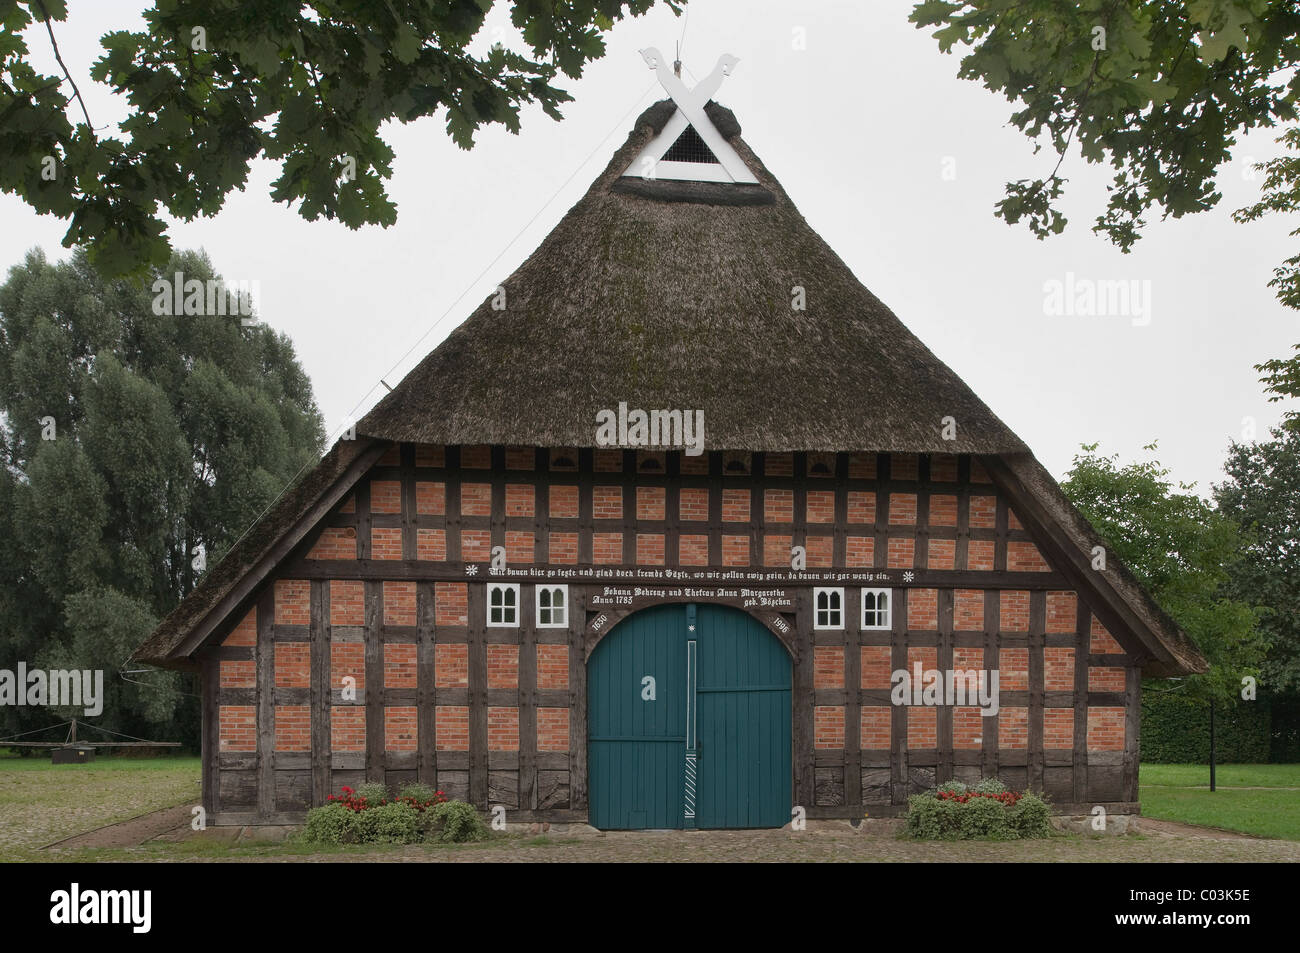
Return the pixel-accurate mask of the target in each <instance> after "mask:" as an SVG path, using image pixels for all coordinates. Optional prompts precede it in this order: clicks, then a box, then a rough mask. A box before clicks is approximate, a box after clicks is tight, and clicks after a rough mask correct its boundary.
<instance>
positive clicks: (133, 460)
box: [0, 251, 324, 741]
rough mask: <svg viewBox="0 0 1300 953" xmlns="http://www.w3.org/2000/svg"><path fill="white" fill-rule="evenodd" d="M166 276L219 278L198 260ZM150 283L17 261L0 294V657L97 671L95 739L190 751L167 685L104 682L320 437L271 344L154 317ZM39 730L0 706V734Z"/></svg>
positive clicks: (81, 260)
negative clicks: (156, 741)
mask: <svg viewBox="0 0 1300 953" xmlns="http://www.w3.org/2000/svg"><path fill="white" fill-rule="evenodd" d="M177 271H180V272H183V273H184V275H185V277H186V278H187V279H189V278H193V279H199V280H201V281H206V280H208V279H216V278H217V276H216V274H215V273H214V272H213V270H212V266H211V264H210V263H209V262H208V260H207V259H206V257H204V256H203V255H201V254H194V253H182V254H177V255H175V256H174V257H173V258H172V260H171V261H170V263H169V264H168V267H167V269H166V271H165V273H164V274H165V275H166V277H167V278H168V279H169V280H170V278H171V276H172V275H173V274H174V273H175V272H177ZM149 284H150V281H149V280H145V281H129V280H107V279H105V278H103V277H102V276H101V275H100V274H99V273H98V272H97V271H96V270H95V269H94V268H93V267H92V266H91V265H90V262H89V260H88V257H87V255H86V254H85V253H84V252H82V251H77V252H76V253H75V254H74V255H73V256H72V257H71V258H70V260H68V261H67V262H64V263H59V264H51V263H50V262H48V261H47V260H46V259H45V257H44V255H43V254H42V253H40V252H39V251H33V252H31V253H29V255H28V256H27V259H26V261H25V262H24V263H23V264H22V265H20V266H17V267H15V268H13V269H11V270H10V272H9V276H8V280H7V281H6V282H5V283H4V284H3V285H0V414H2V416H0V424H2V426H0V448H2V449H3V452H4V463H5V466H4V467H3V468H0V660H2V663H3V667H7V668H12V666H13V665H14V664H16V662H17V661H18V660H23V661H26V662H27V663H28V665H29V667H30V666H36V667H41V668H45V667H57V668H78V669H103V670H104V672H105V689H106V694H107V702H106V704H105V708H104V713H103V715H102V717H101V718H99V719H97V720H96V722H95V723H96V724H100V725H103V726H104V727H107V728H110V729H113V730H115V731H122V732H126V733H129V734H135V735H145V734H150V733H152V734H154V735H156V734H158V733H159V732H158V727H159V726H160V725H164V724H167V725H169V727H168V730H167V731H166V732H165V733H166V734H167V735H169V736H171V737H175V735H176V733H177V731H178V730H179V731H182V732H183V733H185V734H186V739H185V740H189V741H194V740H196V739H197V730H196V728H195V725H196V724H197V707H196V706H195V705H194V704H193V699H192V698H190V697H189V696H187V695H186V694H185V692H186V691H188V689H186V688H184V687H183V680H182V679H181V678H180V677H179V676H177V675H175V674H173V673H167V672H156V673H150V674H148V675H132V676H129V677H128V678H124V677H120V676H119V670H120V669H121V668H122V664H123V662H125V661H126V659H127V658H128V657H129V656H130V654H131V652H132V651H133V650H134V649H135V648H136V647H138V645H139V644H140V643H141V642H142V641H143V640H144V639H145V637H146V636H147V635H148V634H149V632H150V631H151V630H152V628H153V627H154V625H155V624H156V623H157V621H158V619H159V618H161V616H162V615H163V614H165V613H166V612H168V611H169V610H170V609H171V608H172V607H173V606H175V605H176V603H177V602H178V601H179V600H180V599H181V597H182V596H184V595H185V594H186V593H188V592H189V591H190V590H191V589H192V588H193V587H194V585H195V583H196V581H197V579H198V576H199V575H200V572H199V571H198V569H196V567H195V557H196V556H197V555H198V552H199V547H203V550H204V554H205V558H206V563H207V564H208V565H212V564H214V563H215V561H216V560H217V559H219V558H220V556H221V554H222V553H223V552H224V550H225V549H226V548H228V547H229V546H230V545H231V544H232V543H233V542H234V540H235V539H237V538H238V536H239V534H240V533H242V532H243V531H244V530H245V529H246V528H247V527H248V525H249V524H250V523H251V522H252V521H253V519H254V518H255V517H256V516H257V515H258V514H259V513H260V512H261V511H262V510H263V509H264V508H265V507H266V506H267V505H268V504H269V503H270V502H271V501H272V500H273V499H274V497H275V496H276V494H277V493H279V492H280V491H281V490H282V489H283V488H284V486H285V485H286V484H287V483H288V482H289V480H290V479H291V478H293V476H294V475H295V474H296V473H297V472H298V471H299V470H300V469H301V468H302V467H304V466H306V465H310V464H312V463H314V462H315V461H316V460H317V459H318V457H319V454H320V452H321V450H322V445H323V440H324V434H323V427H322V424H321V418H320V414H319V412H318V411H317V409H316V404H315V401H314V399H313V397H312V393H311V385H310V383H309V382H308V379H307V376H306V375H305V374H304V372H303V370H302V368H301V367H300V366H299V365H298V362H297V359H296V357H295V356H294V352H293V347H292V345H291V344H290V343H289V340H288V339H287V338H286V337H285V336H283V335H281V334H278V333H277V332H274V331H272V330H270V329H269V328H267V327H266V326H265V325H262V324H258V325H255V326H252V327H245V326H243V325H242V324H241V318H240V317H238V316H229V317H225V316H222V317H217V316H211V317H209V316H199V315H176V316H172V315H167V314H161V315H160V314H155V313H154V310H153V304H154V297H155V296H154V294H153V291H152V290H151V289H150V287H149ZM231 304H232V307H231V308H230V309H229V310H230V311H232V312H233V311H235V310H236V308H235V307H234V306H233V302H232V303H231ZM51 425H52V428H51ZM50 438H52V439H50ZM132 680H135V681H132ZM137 682H142V683H144V684H137ZM74 713H75V712H73V711H71V710H69V711H68V712H67V713H66V715H65V717H66V716H70V715H72V714H74ZM76 714H79V713H76ZM53 720H57V719H53V718H52V717H51V713H50V712H49V711H46V710H40V709H36V710H33V709H29V708H13V707H4V708H0V735H5V736H7V735H11V734H13V733H14V732H16V731H20V730H26V729H30V728H35V727H38V726H40V725H43V724H48V723H50V722H51V721H53ZM178 725H179V728H177V726H178Z"/></svg>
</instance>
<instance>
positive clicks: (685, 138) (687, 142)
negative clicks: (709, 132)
mask: <svg viewBox="0 0 1300 953" xmlns="http://www.w3.org/2000/svg"><path fill="white" fill-rule="evenodd" d="M663 161H664V162H699V163H711V164H713V165H721V163H720V162H718V157H717V156H715V155H714V154H713V153H712V152H710V151H709V147H708V146H707V145H705V144H704V140H703V139H701V138H700V134H699V133H698V132H696V131H695V127H694V126H687V127H686V131H685V132H684V133H682V134H681V135H680V136H678V137H677V141H676V142H674V143H673V145H672V148H671V149H669V150H668V151H667V152H665V153H664V158H663Z"/></svg>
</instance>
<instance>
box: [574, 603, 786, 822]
mask: <svg viewBox="0 0 1300 953" xmlns="http://www.w3.org/2000/svg"><path fill="white" fill-rule="evenodd" d="M790 699H791V665H790V656H789V654H788V653H787V652H786V650H785V648H784V646H782V645H781V643H780V641H779V640H778V639H777V638H776V636H774V635H773V634H772V633H771V632H769V631H768V630H767V629H766V628H765V627H764V626H763V625H762V624H761V623H759V622H758V621H756V620H755V619H753V618H752V617H751V616H749V615H747V614H746V613H744V612H742V611H740V610H739V609H733V608H731V607H729V606H721V605H711V604H706V603H688V604H676V605H665V606H656V607H654V608H650V609H644V610H642V611H640V612H636V613H633V614H632V615H630V616H628V617H627V618H626V619H623V620H622V621H620V622H619V623H618V625H616V626H615V627H614V628H613V630H612V631H610V632H609V634H608V635H606V636H605V638H604V639H603V640H602V641H601V642H600V644H598V645H597V646H596V648H595V651H593V652H592V654H591V658H590V660H589V661H588V663H587V739H588V740H587V745H588V749H587V763H588V785H589V791H590V801H589V803H590V815H591V823H592V824H593V825H594V826H595V827H598V828H602V829H606V830H627V829H643V828H654V829H663V828H681V827H701V828H721V827H780V826H781V825H783V824H785V823H786V822H787V821H789V820H790V801H791V766H790V745H791V742H790V731H791V729H790V724H791V721H790V718H791V712H790Z"/></svg>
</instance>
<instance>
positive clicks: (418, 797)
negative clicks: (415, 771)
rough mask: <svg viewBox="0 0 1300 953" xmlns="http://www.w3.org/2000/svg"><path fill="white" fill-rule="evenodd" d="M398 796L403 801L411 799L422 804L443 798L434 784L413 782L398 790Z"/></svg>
mask: <svg viewBox="0 0 1300 953" xmlns="http://www.w3.org/2000/svg"><path fill="white" fill-rule="evenodd" d="M397 796H398V797H399V798H402V799H403V800H405V799H406V798H410V799H411V800H413V801H419V802H420V803H421V804H427V803H429V802H430V801H437V800H439V799H440V798H441V794H440V793H439V791H438V790H437V789H436V788H435V787H434V786H433V785H432V784H425V783H424V782H423V781H411V782H410V783H408V784H403V785H402V786H401V787H400V788H398V789H397Z"/></svg>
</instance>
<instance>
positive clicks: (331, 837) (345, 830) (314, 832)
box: [302, 804, 361, 844]
mask: <svg viewBox="0 0 1300 953" xmlns="http://www.w3.org/2000/svg"><path fill="white" fill-rule="evenodd" d="M360 816H361V815H360V814H357V813H356V812H355V811H353V810H350V809H348V808H346V807H344V806H343V805H342V804H327V805H325V806H324V807H313V808H312V809H311V810H310V811H308V812H307V826H306V827H305V828H304V829H303V832H302V838H303V840H304V841H305V842H306V843H308V844H355V843H357V842H358V841H359V840H360V839H361V838H360V834H359V833H358V831H357V819H358V818H359V817H360Z"/></svg>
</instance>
